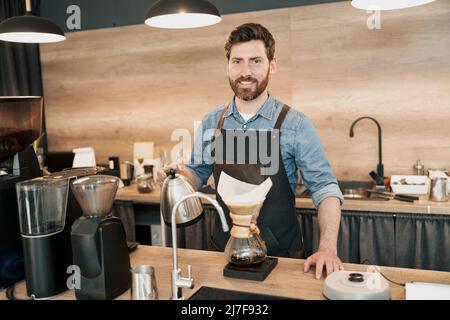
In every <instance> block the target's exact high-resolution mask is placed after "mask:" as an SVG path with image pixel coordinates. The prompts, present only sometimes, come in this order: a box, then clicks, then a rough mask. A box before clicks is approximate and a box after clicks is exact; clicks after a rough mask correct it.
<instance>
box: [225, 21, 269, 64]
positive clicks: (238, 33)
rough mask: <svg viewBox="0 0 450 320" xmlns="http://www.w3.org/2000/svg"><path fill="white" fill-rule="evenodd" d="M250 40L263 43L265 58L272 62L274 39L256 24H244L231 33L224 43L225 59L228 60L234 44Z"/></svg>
mask: <svg viewBox="0 0 450 320" xmlns="http://www.w3.org/2000/svg"><path fill="white" fill-rule="evenodd" d="M251 40H261V41H262V42H264V46H265V47H266V55H267V58H268V59H269V61H272V59H273V57H274V55H275V39H274V38H273V36H272V34H271V33H270V32H269V30H267V29H266V28H265V27H263V26H262V25H260V24H257V23H245V24H242V25H240V26H239V27H237V28H236V29H234V30H233V31H231V33H230V35H229V36H228V39H227V42H226V43H225V52H226V55H227V59H228V60H230V52H231V48H232V47H233V46H234V45H235V44H237V43H240V42H248V41H251Z"/></svg>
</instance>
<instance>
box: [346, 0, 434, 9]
mask: <svg viewBox="0 0 450 320" xmlns="http://www.w3.org/2000/svg"><path fill="white" fill-rule="evenodd" d="M433 1H435V0H352V6H353V7H355V8H358V9H364V10H373V9H374V8H378V9H379V10H394V9H404V8H411V7H416V6H420V5H423V4H427V3H430V2H433Z"/></svg>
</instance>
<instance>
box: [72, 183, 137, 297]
mask: <svg viewBox="0 0 450 320" xmlns="http://www.w3.org/2000/svg"><path fill="white" fill-rule="evenodd" d="M118 186H119V178H117V177H114V176H108V175H95V176H88V177H84V178H81V179H77V180H75V181H74V182H73V183H72V185H71V188H72V191H73V193H74V195H75V198H76V199H77V201H78V203H79V204H80V206H81V208H82V210H83V216H82V217H80V218H79V219H77V220H76V221H75V222H74V223H73V225H72V231H71V238H72V250H73V260H74V264H75V265H77V266H78V267H79V270H80V273H81V277H80V283H79V286H75V295H76V297H77V299H97V300H105V299H114V298H116V297H117V296H119V295H120V294H122V293H123V292H125V291H126V290H127V289H129V288H130V280H131V276H130V257H129V253H128V247H127V242H126V236H125V229H124V227H123V225H122V222H121V220H120V219H119V218H117V217H113V216H112V213H111V210H112V206H113V202H114V198H115V196H116V192H117V189H118Z"/></svg>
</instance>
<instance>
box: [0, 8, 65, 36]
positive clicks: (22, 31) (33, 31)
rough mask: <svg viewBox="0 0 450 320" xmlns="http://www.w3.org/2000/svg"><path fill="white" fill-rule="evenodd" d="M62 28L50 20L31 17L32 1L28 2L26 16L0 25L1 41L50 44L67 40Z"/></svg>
mask: <svg viewBox="0 0 450 320" xmlns="http://www.w3.org/2000/svg"><path fill="white" fill-rule="evenodd" d="M65 39H66V37H65V36H64V32H63V31H62V30H61V28H60V27H59V26H58V25H56V24H55V23H54V22H52V21H50V20H49V19H46V18H42V17H36V16H33V15H31V0H26V15H24V16H18V17H12V18H8V19H6V20H4V21H3V22H2V23H0V40H3V41H9V42H21V43H49V42H58V41H63V40H65Z"/></svg>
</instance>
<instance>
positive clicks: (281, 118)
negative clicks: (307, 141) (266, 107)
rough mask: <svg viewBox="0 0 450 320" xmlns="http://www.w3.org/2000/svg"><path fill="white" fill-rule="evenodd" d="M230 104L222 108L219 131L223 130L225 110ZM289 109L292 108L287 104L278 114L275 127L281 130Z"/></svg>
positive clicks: (218, 125)
mask: <svg viewBox="0 0 450 320" xmlns="http://www.w3.org/2000/svg"><path fill="white" fill-rule="evenodd" d="M229 106H230V105H229V104H226V105H225V107H224V108H223V110H222V113H221V114H220V118H219V123H218V124H217V130H219V131H220V130H222V126H223V121H224V115H225V112H226V111H227V110H228V107H229ZM289 109H290V107H289V106H288V105H287V104H285V105H284V106H283V109H281V112H280V114H279V116H278V119H277V122H276V123H275V126H274V127H273V128H274V129H278V130H279V129H280V128H281V125H282V124H283V121H284V119H285V118H286V115H287V113H288V111H289Z"/></svg>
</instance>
